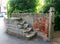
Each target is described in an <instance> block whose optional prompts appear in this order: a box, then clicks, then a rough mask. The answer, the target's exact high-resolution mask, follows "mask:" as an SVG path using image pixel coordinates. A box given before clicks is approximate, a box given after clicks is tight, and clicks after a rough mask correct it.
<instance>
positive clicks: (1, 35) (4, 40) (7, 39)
mask: <svg viewBox="0 0 60 44" xmlns="http://www.w3.org/2000/svg"><path fill="white" fill-rule="evenodd" d="M3 20H4V19H3V18H0V44H51V43H50V42H49V41H43V39H42V38H41V37H38V38H35V39H32V40H26V39H22V38H20V39H19V38H16V37H13V36H10V35H8V34H7V33H6V26H5V23H4V21H3Z"/></svg>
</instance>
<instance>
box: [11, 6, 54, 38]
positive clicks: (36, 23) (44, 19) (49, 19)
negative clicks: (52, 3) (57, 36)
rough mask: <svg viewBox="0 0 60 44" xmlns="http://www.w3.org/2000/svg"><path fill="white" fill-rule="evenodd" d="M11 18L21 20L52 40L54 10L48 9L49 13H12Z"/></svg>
mask: <svg viewBox="0 0 60 44" xmlns="http://www.w3.org/2000/svg"><path fill="white" fill-rule="evenodd" d="M11 17H18V18H20V17H21V18H23V19H24V20H25V21H27V22H28V23H29V24H31V25H32V26H33V28H34V30H37V32H43V33H45V34H46V35H47V37H48V38H49V39H51V38H53V34H54V28H53V27H54V8H53V7H50V10H49V13H46V14H37V13H12V15H11Z"/></svg>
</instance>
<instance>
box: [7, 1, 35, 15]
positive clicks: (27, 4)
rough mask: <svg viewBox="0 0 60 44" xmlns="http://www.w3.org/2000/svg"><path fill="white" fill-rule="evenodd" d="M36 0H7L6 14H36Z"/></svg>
mask: <svg viewBox="0 0 60 44" xmlns="http://www.w3.org/2000/svg"><path fill="white" fill-rule="evenodd" d="M35 10H36V0H32V1H31V0H9V1H8V14H11V13H13V12H14V13H27V12H29V13H30V12H31V13H34V12H36V11H35Z"/></svg>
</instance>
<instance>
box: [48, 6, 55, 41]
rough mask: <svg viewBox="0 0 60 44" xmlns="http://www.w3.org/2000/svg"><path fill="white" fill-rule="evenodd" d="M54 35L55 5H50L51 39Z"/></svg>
mask: <svg viewBox="0 0 60 44" xmlns="http://www.w3.org/2000/svg"><path fill="white" fill-rule="evenodd" d="M53 35H54V7H50V10H49V36H48V37H49V39H50V40H51V39H53Z"/></svg>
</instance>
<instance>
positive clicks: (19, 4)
mask: <svg viewBox="0 0 60 44" xmlns="http://www.w3.org/2000/svg"><path fill="white" fill-rule="evenodd" d="M51 6H53V7H54V8H55V27H54V29H55V30H60V26H59V25H60V0H9V1H8V12H7V13H8V16H10V15H11V14H12V13H46V12H48V10H49V8H50V7H51Z"/></svg>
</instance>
